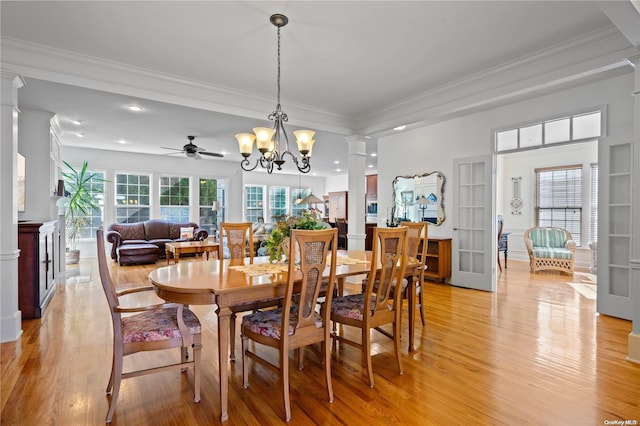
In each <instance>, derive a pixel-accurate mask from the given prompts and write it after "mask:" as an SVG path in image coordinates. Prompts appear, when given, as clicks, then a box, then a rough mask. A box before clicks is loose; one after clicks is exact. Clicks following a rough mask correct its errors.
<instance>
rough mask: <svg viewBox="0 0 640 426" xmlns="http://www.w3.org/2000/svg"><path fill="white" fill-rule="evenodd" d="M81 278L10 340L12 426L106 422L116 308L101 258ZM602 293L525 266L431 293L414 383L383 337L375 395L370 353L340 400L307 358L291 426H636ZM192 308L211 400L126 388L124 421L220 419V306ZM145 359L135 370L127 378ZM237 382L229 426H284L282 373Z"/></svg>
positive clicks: (636, 380)
mask: <svg viewBox="0 0 640 426" xmlns="http://www.w3.org/2000/svg"><path fill="white" fill-rule="evenodd" d="M193 261H202V260H193ZM163 265H164V262H159V263H158V265H157V266H163ZM153 267H155V266H153V265H152V266H149V265H147V266H125V267H118V266H117V265H115V264H113V266H112V269H113V271H112V273H113V277H114V280H116V282H117V283H118V285H119V286H120V287H126V286H133V285H136V284H138V283H140V284H147V281H146V277H147V275H148V273H149V271H150V270H151V269H152V268H153ZM72 274H75V275H74V276H70V277H69V278H68V279H67V282H66V284H64V283H63V284H62V285H59V286H58V288H57V291H56V294H55V296H54V297H53V299H52V301H51V304H50V305H49V307H48V308H47V310H46V311H45V315H44V316H43V318H41V319H36V320H28V321H24V322H23V330H24V333H23V335H22V337H21V338H20V339H19V341H18V342H14V343H5V344H2V383H1V384H2V388H1V395H0V396H1V401H2V417H1V421H0V423H1V424H2V425H3V426H4V425H100V424H103V423H104V416H105V414H106V411H107V398H106V396H105V394H104V390H105V387H106V385H107V381H108V375H109V369H110V362H111V323H110V317H109V313H108V308H107V303H106V300H105V297H104V294H103V292H102V288H101V286H100V282H99V279H98V274H97V263H96V262H95V261H91V260H87V261H84V262H83V263H81V265H80V266H79V267H76V268H75V270H74V269H73V268H71V272H70V275H72ZM571 284H573V286H572V285H571ZM593 284H594V282H593V276H591V275H589V274H586V273H576V274H575V275H574V277H573V278H572V277H568V276H566V275H561V274H559V273H540V274H536V275H535V276H533V275H531V274H530V273H529V271H528V265H527V264H526V263H523V262H516V261H510V262H509V269H507V270H504V271H503V272H502V273H500V275H499V282H498V291H497V292H495V293H486V292H480V291H475V290H469V289H463V288H457V287H453V286H449V285H443V284H425V287H424V288H425V300H426V315H427V325H426V327H422V326H421V325H420V323H419V318H417V320H418V325H417V327H416V342H417V348H416V350H415V351H414V352H411V353H408V352H407V345H406V337H407V321H406V312H405V316H404V319H403V345H402V346H403V362H404V374H403V375H399V374H398V371H397V369H396V363H395V360H394V355H393V352H392V344H391V340H389V339H387V338H386V337H384V336H382V335H380V334H379V333H377V332H374V336H373V338H374V345H373V353H374V354H375V355H374V357H373V369H374V372H375V374H376V386H375V388H373V389H370V388H369V387H368V384H367V378H366V370H365V369H364V368H363V366H362V365H361V356H360V352H359V351H358V350H357V349H356V348H353V347H350V346H346V345H338V346H337V348H336V350H334V352H333V364H332V368H333V388H334V393H335V400H334V402H333V403H332V404H330V403H329V402H328V401H327V400H326V390H325V386H324V379H323V377H324V375H323V370H322V368H321V365H320V363H319V355H318V354H317V353H315V352H314V351H308V352H307V356H306V359H305V369H304V370H303V371H298V370H297V369H295V368H294V367H292V370H291V402H292V417H293V418H292V421H291V422H290V424H292V425H310V424H332V425H333V424H345V425H359V424H367V425H390V424H399V425H431V424H432V425H444V424H447V425H603V424H614V423H608V422H611V421H614V420H623V421H624V420H629V421H632V422H629V423H627V424H638V422H640V365H638V364H634V363H631V362H629V361H626V360H625V357H626V353H627V335H628V334H629V332H630V331H631V323H630V322H628V321H623V320H619V319H615V318H611V317H607V316H599V315H596V314H595V300H594V299H593V298H592V297H590V294H591V293H590V292H589V289H591V290H592V286H593ZM584 285H586V287H583V286H584ZM576 286H577V287H576ZM589 286H591V287H589ZM354 289H356V287H355V286H354ZM578 289H582V290H583V291H579V290H578ZM193 309H194V311H195V312H196V313H197V315H198V316H199V318H200V320H201V322H202V323H203V371H202V401H201V402H200V403H198V404H196V403H194V402H193V396H192V392H191V389H192V388H191V383H192V382H191V380H192V373H191V371H189V372H187V373H186V374H180V372H178V371H175V372H173V371H172V372H165V373H160V374H155V375H151V376H146V377H138V378H133V379H128V380H124V381H123V383H122V388H121V391H120V398H119V400H118V405H117V408H116V412H115V415H114V418H113V425H204V424H217V423H219V416H220V411H219V410H220V409H219V404H218V372H217V368H218V367H217V353H216V350H217V335H216V315H215V311H214V310H215V306H193ZM258 350H260V351H263V353H264V352H266V351H268V349H266V348H262V347H261V348H258ZM236 352H237V353H238V354H239V353H240V340H239V339H236ZM176 355H177V354H176ZM135 356H136V357H138V355H135ZM143 356H145V355H144V354H143ZM152 356H156V357H157V355H155V354H152ZM155 359H156V360H159V359H160V358H155ZM276 359H277V358H276V355H275V352H274V353H273V360H274V361H275V360H276ZM127 362H130V363H131V364H127ZM142 362H143V358H136V359H133V360H129V361H126V362H125V368H126V367H127V365H136V366H139V365H142ZM249 362H251V361H249ZM292 366H295V363H292ZM230 376H231V378H230V386H229V393H230V395H229V421H228V422H227V423H226V424H228V425H245V424H248V425H268V424H283V423H284V422H283V421H282V418H283V413H284V409H283V404H282V395H281V390H280V381H279V379H278V376H277V375H276V374H275V373H274V372H272V371H271V370H268V369H265V368H264V367H262V366H260V365H256V364H254V363H251V365H250V378H249V382H250V387H249V388H248V389H243V387H242V360H241V358H240V359H238V361H237V362H236V363H235V364H234V363H231V364H230ZM633 421H635V423H633Z"/></svg>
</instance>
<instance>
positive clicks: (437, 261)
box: [424, 238, 451, 282]
mask: <svg viewBox="0 0 640 426" xmlns="http://www.w3.org/2000/svg"><path fill="white" fill-rule="evenodd" d="M425 264H426V266H427V269H426V270H425V271H424V278H425V279H426V280H430V281H439V282H444V281H445V279H447V278H449V277H450V276H451V238H429V239H428V241H427V259H426V261H425Z"/></svg>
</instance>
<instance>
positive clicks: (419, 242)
mask: <svg viewBox="0 0 640 426" xmlns="http://www.w3.org/2000/svg"><path fill="white" fill-rule="evenodd" d="M428 225H429V222H403V223H402V226H404V227H406V228H407V256H409V258H410V259H417V260H418V261H419V262H420V263H421V264H422V265H424V262H425V258H426V253H425V250H426V247H427V239H428V238H429V227H428Z"/></svg>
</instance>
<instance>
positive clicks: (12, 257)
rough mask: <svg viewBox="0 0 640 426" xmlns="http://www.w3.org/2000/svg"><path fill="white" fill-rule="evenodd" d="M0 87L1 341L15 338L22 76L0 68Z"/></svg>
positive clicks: (17, 329)
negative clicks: (19, 122) (19, 117)
mask: <svg viewBox="0 0 640 426" xmlns="http://www.w3.org/2000/svg"><path fill="white" fill-rule="evenodd" d="M1 84H2V86H1V87H0V103H1V104H2V109H1V111H0V120H1V123H2V124H1V125H0V194H2V197H0V341H2V342H10V341H14V340H18V337H20V334H22V313H21V312H20V310H19V309H18V256H19V255H20V250H18V192H17V191H16V188H17V187H18V161H17V155H18V113H19V112H20V110H19V109H18V89H19V88H21V87H22V86H24V80H23V79H22V77H21V76H19V75H17V74H13V73H8V72H5V71H2V83H1Z"/></svg>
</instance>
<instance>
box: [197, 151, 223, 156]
mask: <svg viewBox="0 0 640 426" xmlns="http://www.w3.org/2000/svg"><path fill="white" fill-rule="evenodd" d="M198 153H199V154H201V155H208V156H210V157H219V158H224V155H222V154H218V153H217V152H206V151H199V152H198Z"/></svg>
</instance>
